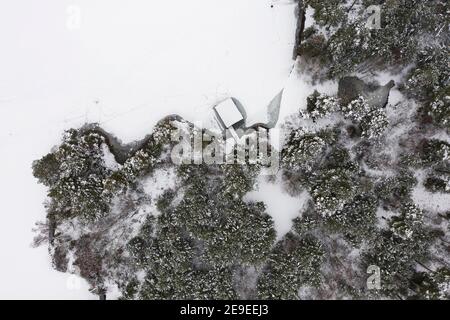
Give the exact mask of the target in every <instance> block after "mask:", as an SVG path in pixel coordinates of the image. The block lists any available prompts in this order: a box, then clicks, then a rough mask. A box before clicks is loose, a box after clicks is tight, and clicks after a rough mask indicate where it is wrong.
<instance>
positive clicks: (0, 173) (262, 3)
mask: <svg viewBox="0 0 450 320" xmlns="http://www.w3.org/2000/svg"><path fill="white" fill-rule="evenodd" d="M272 4H273V5H274V6H273V8H272V7H271V5H272ZM294 7H295V5H294V4H293V3H290V4H289V3H287V2H286V1H283V2H281V1H280V2H278V1H275V0H272V1H271V0H245V1H242V0H227V1H223V0H191V1H185V0H172V1H148V0H133V1H125V0H71V1H67V0H40V1H31V0H15V1H2V2H1V3H0V39H2V53H1V56H0V70H1V73H0V119H2V122H1V126H0V148H1V150H2V158H1V166H0V177H1V179H0V194H1V195H2V196H1V199H2V202H1V203H2V206H1V211H0V212H1V215H2V220H1V223H0V252H1V254H2V258H1V261H2V263H1V266H0V298H56V299H68V298H73V299H85V298H95V297H94V296H92V295H89V293H88V292H87V290H86V287H87V285H86V284H85V283H84V282H83V281H81V280H79V279H76V278H73V277H70V276H69V275H66V274H62V273H58V272H56V271H54V270H52V269H51V266H50V261H49V257H48V255H47V250H46V248H44V247H42V248H39V249H32V248H31V247H30V243H31V242H32V238H33V234H32V232H31V229H32V227H33V224H34V222H35V221H37V220H42V219H43V218H44V217H45V211H44V207H43V205H42V203H43V201H44V200H45V188H44V187H43V186H40V185H37V183H36V180H35V179H34V178H33V177H32V174H31V162H32V161H33V160H35V159H38V158H40V157H41V156H43V155H44V154H45V153H47V152H48V151H49V150H50V148H51V147H52V146H53V145H55V144H57V143H58V142H59V140H60V136H61V133H62V131H63V130H64V129H68V128H70V127H77V126H80V125H82V124H83V123H84V122H99V123H100V124H101V125H102V126H103V127H104V128H105V129H106V130H108V131H111V132H112V133H114V134H116V135H117V136H118V137H119V138H120V139H122V140H123V141H124V142H128V141H132V140H135V139H139V138H142V137H143V136H144V135H146V134H148V133H149V132H150V130H151V129H152V127H153V126H154V124H155V123H156V122H157V121H158V120H159V119H160V118H162V117H163V116H165V115H168V114H173V113H177V114H180V115H181V116H183V117H185V118H186V119H187V120H190V121H198V120H202V117H204V116H205V115H206V114H207V113H208V111H209V110H210V108H211V107H212V106H213V105H214V104H215V103H216V102H217V101H219V100H220V99H222V98H224V97H227V96H229V95H231V96H235V97H237V98H238V99H240V101H241V102H242V103H243V105H244V106H245V107H246V108H247V110H248V111H249V112H257V111H258V110H259V108H261V107H264V106H266V105H267V104H268V103H269V102H270V100H271V99H272V98H273V97H274V96H275V94H276V93H277V92H279V91H280V89H281V88H282V87H283V86H284V85H285V84H286V82H287V81H288V78H289V75H290V72H291V68H292V65H293V61H292V59H291V57H292V48H293V44H294V34H295V26H296V21H295V17H294ZM292 79H294V82H292V81H293V80H292ZM295 79H296V78H295V77H294V78H293V77H292V76H291V78H290V82H289V87H290V88H292V89H293V90H295V92H299V93H298V94H291V93H289V92H287V93H286V100H285V102H283V106H282V111H281V113H282V116H284V115H287V114H288V113H289V112H292V111H295V110H296V109H297V108H298V107H299V106H300V101H301V100H302V99H303V98H304V96H305V94H306V91H305V92H304V91H301V84H302V83H303V82H302V81H298V82H296V80H295ZM308 90H311V88H308Z"/></svg>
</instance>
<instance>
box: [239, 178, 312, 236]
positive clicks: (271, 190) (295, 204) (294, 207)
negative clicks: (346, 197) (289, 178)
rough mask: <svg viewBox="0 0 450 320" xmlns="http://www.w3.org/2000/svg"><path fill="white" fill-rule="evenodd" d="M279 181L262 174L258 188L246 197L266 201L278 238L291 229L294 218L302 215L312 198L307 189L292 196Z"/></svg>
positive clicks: (250, 199)
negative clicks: (266, 177)
mask: <svg viewBox="0 0 450 320" xmlns="http://www.w3.org/2000/svg"><path fill="white" fill-rule="evenodd" d="M279 182H280V181H275V182H270V181H267V180H265V179H264V176H261V177H260V179H259V181H258V187H257V190H255V191H251V192H249V193H247V194H246V195H245V198H244V199H245V200H246V201H252V202H264V204H265V205H266V211H267V213H268V214H269V215H270V216H271V217H272V219H273V222H274V227H275V231H276V232H277V240H281V239H282V238H283V236H285V235H286V233H288V232H289V230H291V228H292V225H293V220H294V219H295V218H297V217H301V214H302V209H304V208H306V204H307V202H308V200H309V199H310V196H309V193H308V192H307V191H304V192H302V193H301V195H300V196H297V197H293V196H290V195H289V194H288V193H286V191H285V190H284V189H283V186H282V185H281V184H280V183H279Z"/></svg>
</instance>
